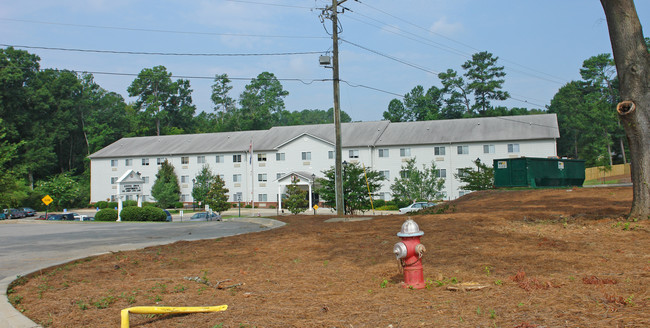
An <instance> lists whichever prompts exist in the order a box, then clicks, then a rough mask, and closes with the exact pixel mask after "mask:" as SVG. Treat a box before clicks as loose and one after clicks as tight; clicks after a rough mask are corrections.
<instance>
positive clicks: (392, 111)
mask: <svg viewBox="0 0 650 328" xmlns="http://www.w3.org/2000/svg"><path fill="white" fill-rule="evenodd" d="M383 116H384V119H386V120H389V121H391V122H408V121H410V117H409V113H408V112H407V110H406V108H404V103H402V101H401V100H399V99H393V100H391V101H390V103H389V104H388V110H386V111H385V112H384V114H383Z"/></svg>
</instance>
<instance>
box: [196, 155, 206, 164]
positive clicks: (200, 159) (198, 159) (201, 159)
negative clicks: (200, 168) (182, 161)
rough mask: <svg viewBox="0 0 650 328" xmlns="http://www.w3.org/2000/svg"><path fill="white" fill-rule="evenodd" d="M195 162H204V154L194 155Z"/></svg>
mask: <svg viewBox="0 0 650 328" xmlns="http://www.w3.org/2000/svg"><path fill="white" fill-rule="evenodd" d="M196 163H198V164H205V156H203V155H201V156H196Z"/></svg>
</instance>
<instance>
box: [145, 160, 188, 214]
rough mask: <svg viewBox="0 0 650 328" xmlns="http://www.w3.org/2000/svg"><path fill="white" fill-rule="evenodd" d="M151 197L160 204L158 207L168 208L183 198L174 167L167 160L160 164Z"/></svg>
mask: <svg viewBox="0 0 650 328" xmlns="http://www.w3.org/2000/svg"><path fill="white" fill-rule="evenodd" d="M151 196H153V198H155V199H156V201H157V202H158V207H161V208H168V207H171V206H172V205H174V203H176V202H178V200H179V199H180V196H181V187H180V185H179V184H178V176H177V175H176V172H175V171H174V165H172V164H171V163H169V161H167V160H165V161H164V162H162V163H161V164H160V168H159V169H158V173H156V181H155V182H154V183H153V186H152V187H151Z"/></svg>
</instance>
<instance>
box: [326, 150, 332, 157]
mask: <svg viewBox="0 0 650 328" xmlns="http://www.w3.org/2000/svg"><path fill="white" fill-rule="evenodd" d="M327 158H328V159H333V158H334V151H333V150H329V151H327Z"/></svg>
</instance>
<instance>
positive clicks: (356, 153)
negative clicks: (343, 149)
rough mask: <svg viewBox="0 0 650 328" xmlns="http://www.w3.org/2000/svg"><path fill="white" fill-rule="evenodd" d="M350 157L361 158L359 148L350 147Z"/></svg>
mask: <svg viewBox="0 0 650 328" xmlns="http://www.w3.org/2000/svg"><path fill="white" fill-rule="evenodd" d="M348 158H359V150H358V149H350V150H349V151H348Z"/></svg>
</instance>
